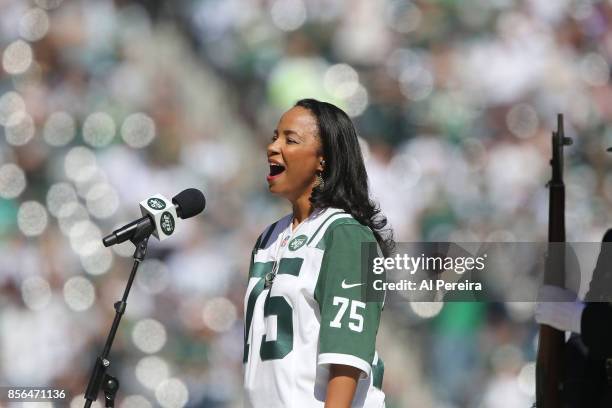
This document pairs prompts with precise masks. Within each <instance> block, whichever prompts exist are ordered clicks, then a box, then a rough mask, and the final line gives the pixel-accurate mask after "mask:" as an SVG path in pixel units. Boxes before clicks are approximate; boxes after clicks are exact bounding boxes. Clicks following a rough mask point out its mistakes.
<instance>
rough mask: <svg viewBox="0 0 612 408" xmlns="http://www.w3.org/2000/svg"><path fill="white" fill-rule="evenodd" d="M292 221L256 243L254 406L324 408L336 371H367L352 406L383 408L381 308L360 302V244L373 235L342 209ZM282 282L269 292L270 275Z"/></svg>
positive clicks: (249, 331)
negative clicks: (332, 368) (379, 345)
mask: <svg viewBox="0 0 612 408" xmlns="http://www.w3.org/2000/svg"><path fill="white" fill-rule="evenodd" d="M291 220H292V217H291V215H288V216H286V217H284V218H282V219H280V220H279V221H277V222H275V223H274V224H272V225H271V226H269V227H268V228H266V230H265V231H264V232H263V233H262V235H261V236H260V237H259V239H258V240H257V243H256V245H255V248H254V249H253V255H252V258H251V266H250V270H249V282H248V287H247V291H246V295H245V299H244V305H245V310H244V322H245V330H244V332H245V335H244V360H243V361H244V368H245V372H244V386H245V401H246V406H248V407H256V408H258V407H265V408H275V407H283V408H288V407H295V408H310V407H323V405H324V404H325V396H326V393H327V383H328V379H329V365H330V364H344V365H349V366H353V367H357V368H359V369H360V370H362V371H363V374H362V375H361V378H360V379H359V382H358V385H357V391H356V393H355V397H354V399H353V405H352V406H353V407H366V408H380V407H384V400H385V395H384V393H383V392H382V390H381V385H382V375H383V363H382V360H380V359H379V358H378V355H377V353H376V352H375V342H376V333H377V331H378V323H379V319H380V313H381V311H382V307H383V304H382V302H366V301H365V299H362V290H361V289H362V285H363V284H364V282H363V281H362V280H363V279H362V272H361V243H362V242H376V240H375V238H374V234H373V233H372V231H371V230H370V229H369V228H368V227H366V226H363V225H361V224H360V223H359V222H357V221H356V220H355V219H354V218H353V217H352V216H351V215H349V214H347V213H345V212H343V211H342V210H338V209H334V208H327V209H325V210H319V211H315V212H314V213H313V214H312V215H311V216H310V217H308V218H307V219H306V220H304V222H303V223H302V224H300V225H299V226H298V227H297V228H296V229H295V231H292V226H291ZM275 271H276V276H275V278H274V281H273V283H272V285H271V286H269V287H267V285H266V284H265V276H266V274H268V273H274V272H275Z"/></svg>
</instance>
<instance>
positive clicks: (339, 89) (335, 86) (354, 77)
mask: <svg viewBox="0 0 612 408" xmlns="http://www.w3.org/2000/svg"><path fill="white" fill-rule="evenodd" d="M323 86H324V87H325V90H326V91H327V92H329V94H330V95H333V96H334V97H335V98H339V99H345V98H349V97H351V96H352V95H354V94H355V92H357V89H358V87H359V74H357V71H355V69H354V68H353V67H351V66H350V65H348V64H336V65H332V66H331V67H329V68H328V69H327V71H325V75H324V76H323Z"/></svg>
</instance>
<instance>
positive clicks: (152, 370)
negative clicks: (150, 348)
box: [136, 356, 170, 390]
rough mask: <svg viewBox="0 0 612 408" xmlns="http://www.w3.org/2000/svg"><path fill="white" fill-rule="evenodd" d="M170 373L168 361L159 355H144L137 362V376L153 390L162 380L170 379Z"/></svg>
mask: <svg viewBox="0 0 612 408" xmlns="http://www.w3.org/2000/svg"><path fill="white" fill-rule="evenodd" d="M169 374H170V368H169V367H168V363H167V362H166V361H165V360H164V359H162V358H161V357H158V356H147V357H143V358H141V359H140V361H138V363H137V364H136V378H137V379H138V381H140V383H141V384H142V385H144V386H145V387H147V388H149V389H151V390H155V389H156V388H157V386H158V385H159V384H160V383H161V382H162V381H164V380H166V379H168V377H169Z"/></svg>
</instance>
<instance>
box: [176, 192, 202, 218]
mask: <svg viewBox="0 0 612 408" xmlns="http://www.w3.org/2000/svg"><path fill="white" fill-rule="evenodd" d="M172 202H173V203H174V205H176V206H177V207H178V210H177V215H178V216H179V217H181V218H183V219H185V218H190V217H193V216H194V215H198V214H199V213H201V212H202V211H203V210H204V207H206V199H205V198H204V194H203V193H202V192H201V191H200V190H198V189H197V188H188V189H186V190H183V191H181V192H180V193H178V194H177V195H175V196H174V198H173V199H172Z"/></svg>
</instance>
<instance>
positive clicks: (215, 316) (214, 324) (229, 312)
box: [202, 297, 237, 332]
mask: <svg viewBox="0 0 612 408" xmlns="http://www.w3.org/2000/svg"><path fill="white" fill-rule="evenodd" d="M236 318H237V311H236V307H235V306H234V304H233V303H232V302H231V301H230V300H229V299H226V298H224V297H218V298H213V299H210V300H208V301H207V302H206V304H205V305H204V310H203V311H202V319H203V320H204V324H205V325H206V326H208V327H209V328H210V329H212V330H214V331H216V332H225V331H228V330H229V329H231V328H232V326H233V325H234V323H235V322H236Z"/></svg>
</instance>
